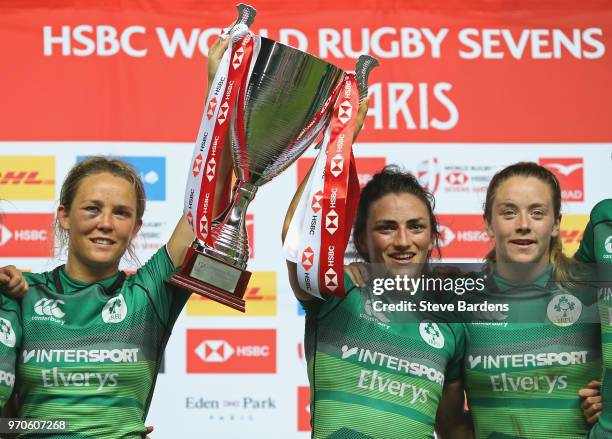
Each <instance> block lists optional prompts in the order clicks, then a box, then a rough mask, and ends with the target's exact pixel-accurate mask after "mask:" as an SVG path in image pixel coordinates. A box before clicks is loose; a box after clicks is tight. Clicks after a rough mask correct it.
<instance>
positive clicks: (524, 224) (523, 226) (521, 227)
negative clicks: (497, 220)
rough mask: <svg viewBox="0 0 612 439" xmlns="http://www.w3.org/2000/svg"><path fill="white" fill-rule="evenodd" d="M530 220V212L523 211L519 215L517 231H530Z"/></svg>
mask: <svg viewBox="0 0 612 439" xmlns="http://www.w3.org/2000/svg"><path fill="white" fill-rule="evenodd" d="M529 221H530V216H529V212H521V213H520V214H519V216H518V223H517V231H518V232H520V233H528V232H529V231H530V230H531V227H530V226H529Z"/></svg>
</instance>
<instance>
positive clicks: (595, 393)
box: [578, 381, 603, 425]
mask: <svg viewBox="0 0 612 439" xmlns="http://www.w3.org/2000/svg"><path fill="white" fill-rule="evenodd" d="M578 395H580V397H581V398H582V405H581V406H580V407H581V408H582V414H583V415H584V417H585V419H586V421H587V422H588V423H589V425H592V424H594V423H595V422H597V418H599V415H601V409H602V407H603V402H602V398H601V381H591V382H590V383H589V384H588V385H587V387H586V388H584V389H580V390H579V391H578Z"/></svg>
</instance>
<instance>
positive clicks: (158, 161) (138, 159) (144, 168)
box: [77, 156, 166, 201]
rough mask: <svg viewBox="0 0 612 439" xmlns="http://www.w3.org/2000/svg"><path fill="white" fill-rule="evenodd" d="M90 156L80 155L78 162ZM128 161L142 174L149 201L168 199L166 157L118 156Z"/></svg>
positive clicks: (141, 177)
mask: <svg viewBox="0 0 612 439" xmlns="http://www.w3.org/2000/svg"><path fill="white" fill-rule="evenodd" d="M87 157H88V156H78V157H77V162H81V161H83V160H85V159H86V158H87ZM116 158H118V159H120V160H123V161H126V162H128V163H129V164H130V165H132V167H133V168H134V169H135V170H136V172H138V175H140V179H141V180H142V182H143V184H144V189H145V194H146V197H147V201H164V200H165V199H166V157H153V156H151V157H147V156H116Z"/></svg>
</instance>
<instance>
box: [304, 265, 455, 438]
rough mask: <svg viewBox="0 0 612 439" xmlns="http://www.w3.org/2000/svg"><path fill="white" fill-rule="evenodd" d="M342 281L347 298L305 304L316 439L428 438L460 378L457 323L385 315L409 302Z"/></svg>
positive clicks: (402, 314)
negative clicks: (386, 307) (387, 306)
mask: <svg viewBox="0 0 612 439" xmlns="http://www.w3.org/2000/svg"><path fill="white" fill-rule="evenodd" d="M344 282H345V285H346V289H347V291H348V294H347V296H346V298H345V299H344V300H340V299H338V298H337V297H334V296H332V297H329V298H327V300H325V301H322V300H318V299H313V300H310V301H305V302H303V305H304V308H305V310H306V331H305V343H304V344H305V348H306V349H305V350H306V359H307V364H308V378H309V381H310V388H311V405H310V407H311V419H312V421H311V422H312V430H313V437H314V438H341V439H359V438H394V439H396V438H411V439H418V438H433V437H434V421H435V417H436V410H437V407H438V403H439V401H440V398H441V395H442V387H443V384H444V382H445V381H454V380H456V379H459V378H460V377H461V367H462V355H463V339H462V338H461V334H462V332H461V327H460V325H457V324H446V323H435V322H434V321H433V319H429V318H428V317H430V316H425V315H423V314H418V313H416V312H383V311H381V310H380V309H381V306H382V305H381V303H397V302H399V301H400V300H399V299H406V298H407V297H405V296H401V297H398V296H400V295H395V296H396V297H393V296H394V294H393V293H385V294H383V295H381V296H376V295H373V294H372V293H371V292H370V291H369V290H368V289H359V288H357V287H355V286H354V285H353V283H352V282H351V280H350V279H349V278H348V276H345V280H344Z"/></svg>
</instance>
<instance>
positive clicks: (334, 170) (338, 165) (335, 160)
mask: <svg viewBox="0 0 612 439" xmlns="http://www.w3.org/2000/svg"><path fill="white" fill-rule="evenodd" d="M343 169H344V158H343V157H342V155H341V154H336V155H335V156H333V157H332V159H331V165H330V167H329V172H331V174H332V175H333V176H334V177H338V175H340V174H342V170H343Z"/></svg>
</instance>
